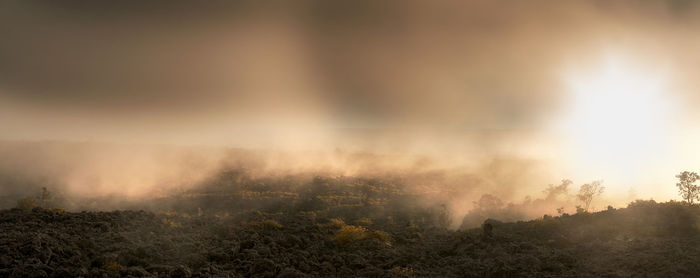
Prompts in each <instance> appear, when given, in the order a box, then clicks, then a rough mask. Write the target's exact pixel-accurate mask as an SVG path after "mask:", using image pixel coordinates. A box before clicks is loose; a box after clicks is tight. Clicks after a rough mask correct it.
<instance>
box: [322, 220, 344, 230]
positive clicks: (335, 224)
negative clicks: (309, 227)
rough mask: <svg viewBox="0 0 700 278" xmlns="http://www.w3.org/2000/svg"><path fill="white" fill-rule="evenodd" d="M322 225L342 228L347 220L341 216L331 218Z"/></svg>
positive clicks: (329, 227) (330, 227)
mask: <svg viewBox="0 0 700 278" xmlns="http://www.w3.org/2000/svg"><path fill="white" fill-rule="evenodd" d="M320 226H321V227H324V228H328V229H341V228H343V227H344V226H345V221H343V219H340V218H331V219H329V220H328V223H325V224H323V225H320Z"/></svg>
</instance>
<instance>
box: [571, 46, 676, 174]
mask: <svg viewBox="0 0 700 278" xmlns="http://www.w3.org/2000/svg"><path fill="white" fill-rule="evenodd" d="M566 81H567V86H568V89H569V92H570V95H569V96H570V102H569V103H570V104H569V107H568V110H567V111H566V113H567V114H568V116H567V117H565V119H564V121H563V122H562V123H561V124H562V126H563V127H564V129H563V130H564V132H565V133H566V135H567V136H566V137H568V139H569V140H568V143H569V145H568V148H570V149H572V157H571V159H573V160H574V161H573V164H574V165H575V166H574V167H576V168H579V170H582V171H585V172H588V173H591V174H596V175H599V177H600V178H604V179H609V178H613V179H617V180H618V181H619V180H622V181H627V182H629V181H631V180H634V177H635V176H639V175H640V174H642V173H641V172H643V171H645V168H646V166H647V165H645V164H647V163H648V162H649V161H654V162H657V163H658V162H659V160H660V159H663V157H665V156H666V155H667V154H668V151H669V150H668V148H667V145H668V144H666V140H667V139H668V131H667V130H666V129H667V127H668V124H669V121H670V118H669V115H670V106H669V102H668V92H667V91H666V87H665V86H666V82H665V77H664V74H662V73H661V72H659V71H658V70H653V69H647V68H644V67H641V66H634V65H632V64H629V63H624V62H622V61H620V60H614V59H610V60H608V61H607V62H606V63H605V64H603V65H602V66H599V67H598V68H594V69H593V70H588V71H586V72H580V71H573V72H569V73H567V76H566Z"/></svg>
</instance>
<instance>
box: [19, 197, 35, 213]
mask: <svg viewBox="0 0 700 278" xmlns="http://www.w3.org/2000/svg"><path fill="white" fill-rule="evenodd" d="M35 207H36V200H34V198H32V197H27V198H22V199H19V200H17V208H19V209H23V210H32V209H33V208H35Z"/></svg>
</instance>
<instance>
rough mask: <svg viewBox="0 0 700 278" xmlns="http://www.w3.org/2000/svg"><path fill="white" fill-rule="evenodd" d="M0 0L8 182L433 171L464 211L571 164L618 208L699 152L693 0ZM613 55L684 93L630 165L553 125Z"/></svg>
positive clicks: (139, 183) (151, 192) (149, 187)
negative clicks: (242, 172)
mask: <svg viewBox="0 0 700 278" xmlns="http://www.w3.org/2000/svg"><path fill="white" fill-rule="evenodd" d="M0 10H1V12H0V26H1V27H0V37H2V38H3V43H1V44H0V61H1V62H0V127H2V132H0V138H1V139H3V140H5V142H3V152H2V165H1V168H2V169H0V170H2V171H3V173H5V176H4V178H3V183H2V189H3V193H4V195H6V196H9V195H12V196H15V195H18V194H20V193H22V194H27V192H29V191H33V190H36V189H35V188H40V187H42V186H44V185H47V186H49V187H52V188H56V190H57V191H61V192H65V194H68V195H71V196H88V197H94V196H100V195H109V196H124V197H125V198H143V197H144V196H156V195H157V194H158V193H157V192H162V191H172V190H173V188H185V189H188V188H193V187H196V186H197V185H198V184H201V183H202V182H203V181H205V180H207V178H210V177H211V176H213V175H216V173H219V172H221V171H224V170H225V169H226V168H227V167H228V168H234V167H243V168H247V169H250V171H253V172H255V173H256V175H259V176H264V175H271V174H277V175H281V174H280V173H316V174H318V173H325V174H329V175H346V176H371V175H379V174H387V175H389V174H391V173H399V174H401V175H404V176H419V175H428V174H429V173H438V175H437V177H439V178H437V179H435V180H432V181H429V182H427V183H429V184H430V185H431V186H435V187H439V188H441V189H445V191H446V192H459V193H458V194H452V195H451V196H452V198H454V199H455V200H449V201H448V202H449V203H450V204H454V205H452V207H454V209H455V210H457V211H460V213H466V211H468V210H469V209H471V206H472V205H471V204H472V202H473V201H476V200H478V199H479V197H480V196H482V195H483V194H494V195H496V196H498V197H499V198H501V199H503V200H504V201H505V202H521V201H522V200H523V199H524V198H525V197H527V196H531V197H534V198H537V196H539V194H540V193H541V191H542V190H543V188H544V187H546V185H548V184H554V183H558V181H560V180H561V179H568V178H570V179H573V180H575V181H576V183H577V184H582V183H587V182H590V181H593V180H598V179H602V180H605V181H606V184H607V185H608V188H609V191H608V193H607V194H606V195H605V196H604V198H605V200H604V201H601V202H607V203H609V204H613V205H622V204H625V203H627V202H629V201H631V198H633V197H632V195H634V198H652V197H654V198H657V199H671V198H675V189H674V188H673V183H674V181H673V175H674V174H675V173H676V172H678V171H680V170H683V169H685V168H692V167H693V165H694V164H695V163H696V162H697V159H696V158H695V157H697V155H696V154H698V148H694V147H688V146H690V145H692V142H693V139H692V138H696V137H697V136H696V135H695V134H697V131H696V130H697V128H696V127H694V125H693V122H694V120H695V119H696V117H697V114H696V112H695V109H692V108H693V107H694V104H696V103H697V101H698V99H697V95H698V94H696V93H694V92H695V90H696V89H697V84H696V81H695V80H694V79H693V78H692V74H693V73H694V72H696V67H697V66H696V65H695V63H694V62H693V61H694V59H696V58H697V57H696V56H697V54H696V51H694V49H696V48H695V45H696V40H695V39H694V38H693V36H692V34H694V32H695V30H696V27H697V25H698V21H697V17H696V16H694V15H697V13H698V12H699V11H698V7H697V5H695V4H694V3H692V2H689V1H661V2H648V1H626V2H619V3H607V2H601V1H592V2H560V1H535V2H532V1H508V2H507V3H505V2H503V1H468V2H461V1H440V2H437V3H430V4H428V3H423V2H421V1H387V2H382V3H376V2H373V1H359V2H353V3H336V2H327V1H302V2H300V3H294V4H292V3H282V2H280V3H266V4H263V3H257V2H255V1H251V2H248V1H236V2H232V3H206V4H205V3H199V4H192V3H184V2H179V1H175V2H172V1H168V2H161V1H156V2H151V3H148V4H146V3H139V2H132V1H126V2H123V3H121V4H102V3H92V2H88V1H69V2H65V3H61V4H58V3H46V2H43V1H21V2H20V1H10V2H6V3H3V4H2V8H0ZM610 56H613V57H616V58H617V59H620V60H628V61H630V60H631V61H635V62H634V63H632V64H634V65H638V66H639V67H642V68H644V67H646V68H652V69H657V68H658V69H660V71H662V72H663V73H664V74H665V75H668V76H669V78H668V82H667V83H668V84H666V87H664V90H665V91H664V98H672V99H674V100H675V101H674V103H675V104H677V105H676V106H673V109H672V111H671V112H670V115H669V117H668V119H669V120H668V122H664V123H662V125H663V126H664V127H666V128H668V129H664V130H663V133H664V134H669V135H668V138H664V141H659V142H656V141H655V142H656V143H654V144H655V145H654V146H651V147H652V148H656V147H658V146H659V145H663V146H665V147H667V148H664V151H663V153H660V154H659V153H650V154H649V155H648V156H644V157H643V158H644V159H645V160H646V161H648V162H645V164H643V165H641V164H640V165H637V164H635V165H637V166H635V167H633V168H630V169H627V168H626V169H625V170H626V171H621V170H620V164H624V165H627V164H630V163H628V161H625V160H620V161H619V162H618V161H617V160H615V161H613V162H610V161H612V159H611V158H610V157H619V155H617V154H616V153H614V154H611V155H610V157H602V158H601V157H598V158H597V159H584V158H582V157H579V156H582V155H581V152H587V153H593V154H595V155H597V154H599V153H600V152H596V151H595V150H593V151H592V152H591V150H589V149H583V147H581V146H580V145H576V144H572V143H571V142H570V141H572V140H577V138H582V137H585V136H582V135H581V134H584V135H585V134H590V133H595V131H593V132H592V131H586V130H580V129H577V126H576V125H575V124H572V123H570V122H564V124H563V125H564V126H568V127H570V128H569V129H560V128H558V127H560V126H561V125H562V124H561V119H563V118H566V115H567V113H569V112H570V111H572V110H575V109H573V108H571V106H572V97H571V96H570V92H569V91H570V90H571V89H570V88H567V82H566V79H567V77H566V76H564V77H562V75H565V74H566V73H567V72H571V71H577V70H578V71H584V72H585V71H586V70H589V69H591V70H592V71H595V70H596V67H598V65H599V64H604V63H605V62H606V59H607V57H610ZM572 68H573V70H572ZM621 105H622V103H621ZM642 124H643V123H642ZM655 132H657V131H655ZM660 132H661V131H659V132H658V133H660ZM618 135H619V134H617V133H614V132H613V131H610V134H597V135H596V136H601V137H605V136H609V137H615V136H618ZM603 144H605V143H603ZM572 146H573V147H572ZM593 148H594V149H601V150H608V149H613V150H614V149H615V148H614V147H612V148H606V147H604V146H603V147H600V146H594V147H593ZM642 148H649V146H646V145H643V146H642V147H640V149H642ZM232 150H236V151H232ZM633 151H638V150H636V149H635V150H633ZM357 154H366V156H358V155H357ZM237 156H242V157H237ZM234 161H236V162H235V163H234ZM601 161H603V162H608V163H607V164H606V163H601ZM231 165H235V166H231ZM598 165H604V166H605V167H597V166H598ZM650 168H653V169H656V170H655V171H646V170H647V169H650ZM418 183H419V182H409V184H418ZM27 184H31V186H28V185H27ZM660 188H664V189H660ZM630 192H634V194H631V193H630ZM441 198H442V197H441ZM441 201H442V200H441V199H439V198H438V201H435V202H441ZM465 204H466V205H465ZM600 206H603V205H600ZM538 213H539V212H538Z"/></svg>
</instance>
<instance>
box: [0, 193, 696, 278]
mask: <svg viewBox="0 0 700 278" xmlns="http://www.w3.org/2000/svg"><path fill="white" fill-rule="evenodd" d="M645 205H646V206H639V207H630V208H627V209H618V210H609V211H604V212H600V213H596V214H587V213H584V214H577V215H572V216H566V215H565V216H562V217H546V218H544V219H539V220H533V221H529V222H518V223H500V222H498V221H493V220H488V221H487V222H486V224H485V225H484V227H483V228H479V229H472V230H466V231H450V230H447V229H441V228H436V227H428V226H421V225H415V224H412V223H411V222H408V223H392V222H391V221H373V220H372V219H366V218H364V219H356V220H349V219H348V220H346V221H343V220H342V219H338V218H326V217H323V216H319V215H318V214H317V213H313V212H297V213H294V214H288V213H265V212H259V211H251V212H247V213H241V214H239V215H236V216H207V215H201V216H190V215H182V214H175V213H150V212H144V211H112V212H76V213H72V212H65V211H62V210H57V209H42V208H34V209H32V210H22V209H10V210H2V211H0V231H1V233H0V276H2V277H155V276H158V277H631V276H654V277H693V276H695V277H697V275H698V273H700V236H698V235H697V233H695V232H694V231H685V232H677V233H675V232H673V231H675V230H679V229H680V228H682V227H675V226H673V225H672V224H668V223H666V224H664V225H666V226H664V227H660V226H659V227H654V225H657V224H658V223H654V222H653V221H652V220H649V219H647V220H646V221H647V224H649V225H646V224H645V227H650V228H649V229H646V230H644V231H641V230H637V231H635V230H630V229H629V227H632V226H630V225H636V224H634V223H631V222H630V221H634V220H630V219H629V216H630V215H633V214H632V213H633V212H635V210H636V212H639V210H643V209H647V210H656V211H660V210H663V208H661V207H659V205H657V204H645ZM640 207H641V208H640ZM636 212H635V213H636ZM646 214H649V213H646ZM625 219H627V220H629V221H627V222H625V221H623V220H625ZM681 220H682V219H681ZM649 221H651V222H649ZM606 223H607V224H606ZM623 228H624V229H623Z"/></svg>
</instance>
